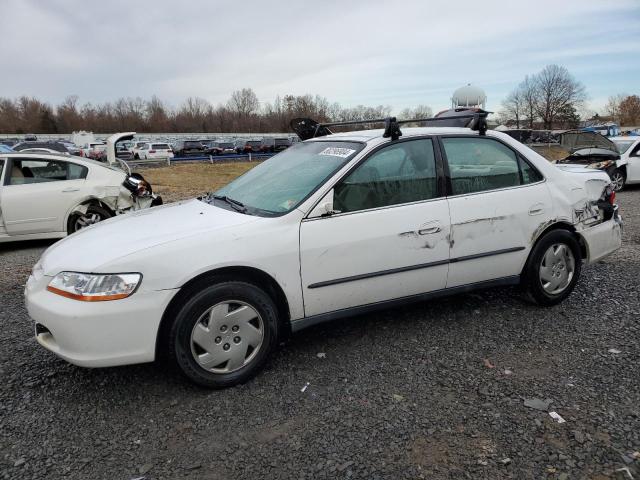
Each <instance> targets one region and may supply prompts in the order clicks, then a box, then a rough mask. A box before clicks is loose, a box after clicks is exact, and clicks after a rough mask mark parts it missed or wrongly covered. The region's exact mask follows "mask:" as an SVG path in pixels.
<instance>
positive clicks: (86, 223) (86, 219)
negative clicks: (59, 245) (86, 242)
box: [67, 205, 113, 234]
mask: <svg viewBox="0 0 640 480" xmlns="http://www.w3.org/2000/svg"><path fill="white" fill-rule="evenodd" d="M112 216H113V215H112V214H111V212H109V211H108V210H106V209H104V208H102V207H100V206H98V205H90V206H89V208H87V211H86V212H85V213H78V214H76V215H73V216H71V217H70V218H69V223H68V225H67V233H69V234H72V233H74V232H77V231H79V230H82V229H83V228H87V227H90V226H91V225H94V224H96V223H99V222H101V221H103V220H106V219H107V218H111V217H112Z"/></svg>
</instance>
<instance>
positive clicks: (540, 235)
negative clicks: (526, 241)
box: [520, 220, 588, 275]
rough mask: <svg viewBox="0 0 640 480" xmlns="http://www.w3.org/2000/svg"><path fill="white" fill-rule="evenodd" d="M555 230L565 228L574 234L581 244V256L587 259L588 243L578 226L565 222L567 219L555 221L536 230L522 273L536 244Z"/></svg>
mask: <svg viewBox="0 0 640 480" xmlns="http://www.w3.org/2000/svg"><path fill="white" fill-rule="evenodd" d="M553 230H564V231H567V232H570V233H571V234H573V237H574V238H575V239H576V241H577V242H578V245H579V246H580V256H581V257H582V259H583V260H585V259H587V255H588V250H587V244H586V243H585V241H584V239H583V238H582V236H581V235H580V234H579V233H578V232H577V231H576V228H575V227H574V226H573V225H572V224H571V223H569V222H565V221H562V220H560V221H554V222H553V223H551V224H549V225H547V226H546V227H544V228H542V229H541V230H540V231H539V232H536V235H535V236H534V239H533V242H531V248H530V249H529V255H528V256H527V260H526V262H525V263H524V265H523V267H522V271H521V273H520V274H521V275H522V274H523V273H524V271H525V269H526V268H527V265H528V264H529V260H530V259H531V255H532V253H533V250H534V248H535V246H536V244H537V243H538V242H539V241H540V239H542V238H543V237H544V236H545V235H546V234H547V233H549V232H551V231H553Z"/></svg>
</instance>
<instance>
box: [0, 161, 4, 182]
mask: <svg viewBox="0 0 640 480" xmlns="http://www.w3.org/2000/svg"><path fill="white" fill-rule="evenodd" d="M3 171H4V159H3V158H0V186H2V172H3Z"/></svg>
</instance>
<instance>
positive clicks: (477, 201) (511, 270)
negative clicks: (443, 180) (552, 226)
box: [447, 183, 551, 287]
mask: <svg viewBox="0 0 640 480" xmlns="http://www.w3.org/2000/svg"><path fill="white" fill-rule="evenodd" d="M449 209H450V213H451V233H450V244H451V261H452V263H451V264H450V266H449V276H448V281H447V287H455V286H459V285H466V284H470V283H475V282H481V281H484V280H491V279H495V278H502V277H507V276H511V275H518V274H520V272H521V270H522V267H523V266H524V262H525V261H526V259H527V256H528V254H529V252H530V250H531V246H532V245H531V244H532V239H533V238H534V237H536V236H537V234H538V233H539V230H540V228H544V226H545V224H547V223H548V221H549V219H550V217H551V199H550V196H549V191H548V189H547V185H546V184H545V183H538V184H532V185H523V186H519V187H514V188H507V189H502V190H494V191H488V192H479V193H474V194H469V195H462V196H457V197H450V198H449Z"/></svg>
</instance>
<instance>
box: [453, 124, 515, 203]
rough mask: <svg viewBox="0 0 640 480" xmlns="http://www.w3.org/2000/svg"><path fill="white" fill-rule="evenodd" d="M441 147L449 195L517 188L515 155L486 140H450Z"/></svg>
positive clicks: (465, 138) (498, 143)
mask: <svg viewBox="0 0 640 480" xmlns="http://www.w3.org/2000/svg"><path fill="white" fill-rule="evenodd" d="M442 144H443V145H444V150H445V153H446V155H447V161H448V163H449V173H450V175H451V185H452V188H453V195H461V194H465V193H474V192H482V191H485V190H495V189H497V188H505V187H512V186H516V185H520V184H521V183H520V169H519V166H518V157H517V156H516V154H515V153H514V152H513V151H512V150H511V149H509V148H508V147H506V146H505V145H503V144H502V143H500V142H497V141H495V140H492V139H490V138H467V137H457V138H456V137H450V138H443V139H442Z"/></svg>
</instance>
